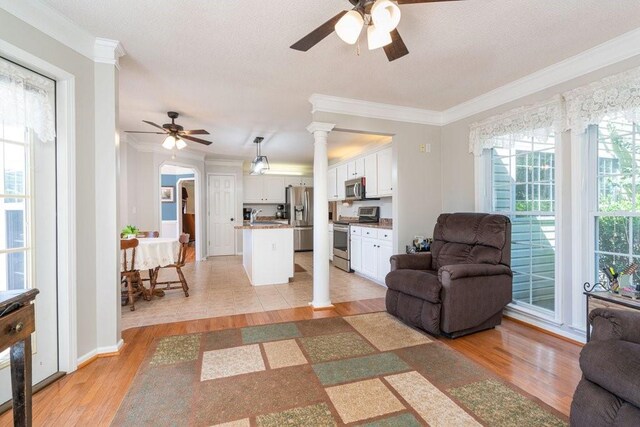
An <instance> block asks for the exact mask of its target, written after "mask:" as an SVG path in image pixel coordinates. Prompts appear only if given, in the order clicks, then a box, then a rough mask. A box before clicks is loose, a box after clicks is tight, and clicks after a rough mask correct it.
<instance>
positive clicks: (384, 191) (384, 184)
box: [327, 147, 393, 201]
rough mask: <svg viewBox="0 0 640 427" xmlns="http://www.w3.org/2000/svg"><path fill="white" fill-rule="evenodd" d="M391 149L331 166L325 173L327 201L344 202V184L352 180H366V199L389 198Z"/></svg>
mask: <svg viewBox="0 0 640 427" xmlns="http://www.w3.org/2000/svg"><path fill="white" fill-rule="evenodd" d="M391 160H392V159H391V147H388V148H385V149H383V150H380V151H376V152H374V153H370V154H367V155H365V156H363V157H359V158H357V159H353V160H351V161H348V162H345V163H342V164H339V165H337V166H331V167H330V168H329V169H328V171H327V172H328V173H327V175H328V176H327V186H328V187H329V188H328V191H327V195H328V197H329V201H339V200H344V198H345V193H344V183H345V181H348V180H350V179H354V178H361V177H365V178H367V197H372V198H373V197H390V196H391V195H392V193H393V188H392V184H391V179H392V178H391V177H392V172H391V170H392V167H393V163H392V161H391Z"/></svg>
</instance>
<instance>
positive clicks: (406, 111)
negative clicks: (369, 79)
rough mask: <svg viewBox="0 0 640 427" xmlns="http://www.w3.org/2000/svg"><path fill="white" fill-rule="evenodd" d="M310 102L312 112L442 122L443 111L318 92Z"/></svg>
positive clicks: (400, 120) (415, 121) (431, 123)
mask: <svg viewBox="0 0 640 427" xmlns="http://www.w3.org/2000/svg"><path fill="white" fill-rule="evenodd" d="M309 102H310V103H311V105H312V106H313V107H312V109H311V112H312V113H315V112H318V111H322V112H325V113H336V114H349V115H351V116H359V117H367V118H372V119H382V120H393V121H396V122H408V123H419V124H423V125H436V126H440V125H441V124H442V113H440V112H439V111H431V110H423V109H420V108H412V107H403V106H400V105H391V104H382V103H379V102H370V101H362V100H359V99H350V98H341V97H338V96H330V95H321V94H317V93H316V94H313V95H311V97H310V98H309Z"/></svg>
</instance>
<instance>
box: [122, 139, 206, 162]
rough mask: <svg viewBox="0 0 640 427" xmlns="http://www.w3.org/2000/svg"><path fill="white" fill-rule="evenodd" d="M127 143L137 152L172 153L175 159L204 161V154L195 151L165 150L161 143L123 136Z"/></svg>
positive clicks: (166, 154)
mask: <svg viewBox="0 0 640 427" xmlns="http://www.w3.org/2000/svg"><path fill="white" fill-rule="evenodd" d="M125 140H126V142H127V144H129V146H130V147H131V148H133V149H134V150H136V151H138V152H139V153H158V154H164V155H165V156H168V155H172V156H174V158H176V159H191V160H198V161H201V162H204V158H205V154H204V153H202V154H200V153H196V152H194V151H189V150H188V149H184V150H167V149H166V148H163V147H162V145H161V144H155V143H149V142H138V141H135V140H134V139H133V138H130V137H129V138H125Z"/></svg>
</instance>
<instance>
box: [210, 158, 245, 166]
mask: <svg viewBox="0 0 640 427" xmlns="http://www.w3.org/2000/svg"><path fill="white" fill-rule="evenodd" d="M243 164H244V160H226V159H210V160H206V161H205V165H206V166H227V167H232V168H242V167H243Z"/></svg>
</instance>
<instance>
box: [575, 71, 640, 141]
mask: <svg viewBox="0 0 640 427" xmlns="http://www.w3.org/2000/svg"><path fill="white" fill-rule="evenodd" d="M563 96H564V99H565V101H566V109H567V124H566V127H567V129H571V130H572V132H573V133H577V134H579V133H582V132H584V131H585V129H586V128H587V127H588V126H589V125H595V124H598V123H600V122H601V121H602V119H604V118H605V117H609V118H611V119H615V118H617V117H621V118H625V119H628V120H632V121H635V122H640V68H635V69H633V70H630V71H626V72H624V73H620V74H617V75H615V76H611V77H607V78H604V79H602V80H599V81H597V82H594V83H591V84H590V85H587V86H583V87H579V88H577V89H573V90H571V91H569V92H566V93H564V94H563Z"/></svg>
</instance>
